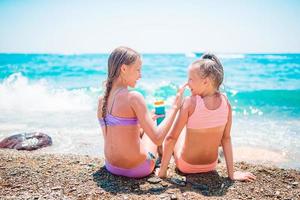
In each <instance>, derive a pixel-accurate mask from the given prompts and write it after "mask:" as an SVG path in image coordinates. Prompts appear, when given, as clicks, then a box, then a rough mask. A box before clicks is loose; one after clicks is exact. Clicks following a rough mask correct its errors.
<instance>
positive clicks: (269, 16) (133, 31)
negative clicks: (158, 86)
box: [0, 0, 300, 53]
mask: <svg viewBox="0 0 300 200" xmlns="http://www.w3.org/2000/svg"><path fill="white" fill-rule="evenodd" d="M299 20H300V1H297V0H294V1H292V0H282V1H279V0H273V1H272V0H264V1H258V0H251V1H250V0H248V1H246V0H244V1H242V0H241V1H239V0H236V1H234V0H228V1H200V0H194V1H189V0H186V1H182V0H172V1H162V0H161V1H159V0H152V1H143V0H128V1H101V0H100V1H88V0H86V1H71V0H69V1H67V0H66V1H56V0H52V1H50V0H49V1H46V0H44V1H26V0H23V1H13V0H0V52H29V53H101V52H110V51H111V50H112V49H114V48H115V47H117V46H120V45H126V46H129V47H132V48H134V49H136V50H137V51H139V52H149V53H167V52H170V53H175V52H184V53H185V52H193V51H214V52H222V53H245V52H248V53H254V52H275V53H276V52H277V53H278V52H300V25H299V24H300V23H299Z"/></svg>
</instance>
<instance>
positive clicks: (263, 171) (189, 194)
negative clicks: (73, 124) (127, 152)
mask: <svg viewBox="0 0 300 200" xmlns="http://www.w3.org/2000/svg"><path fill="white" fill-rule="evenodd" d="M0 160H1V162H0V175H1V176H0V199H28V198H30V199H146V198H147V199H207V198H209V199H234V198H242V199H252V198H255V199H274V198H277V199H299V198H300V184H299V182H300V171H299V170H296V169H281V168H278V167H273V166H272V167H271V166H266V165H260V164H255V165H254V164H249V163H246V162H237V163H235V165H234V168H235V170H241V171H250V172H252V173H253V174H255V175H256V176H257V180H256V181H255V182H251V183H249V182H248V183H247V182H238V181H231V180H229V179H228V178H227V173H226V167H225V163H224V162H221V163H219V164H218V166H217V169H216V172H209V173H203V174H193V175H185V174H182V173H180V172H178V171H177V170H175V166H174V164H170V169H169V171H170V174H169V176H168V178H167V179H163V180H161V179H159V178H157V177H156V176H155V175H154V174H151V175H149V176H148V177H145V178H142V179H130V178H126V177H118V176H114V175H112V174H110V173H109V172H108V171H107V170H106V169H105V167H104V166H103V165H104V160H103V158H100V157H94V156H88V155H71V154H48V153H39V152H24V151H16V150H6V149H0Z"/></svg>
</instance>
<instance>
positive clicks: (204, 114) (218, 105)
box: [158, 54, 255, 181]
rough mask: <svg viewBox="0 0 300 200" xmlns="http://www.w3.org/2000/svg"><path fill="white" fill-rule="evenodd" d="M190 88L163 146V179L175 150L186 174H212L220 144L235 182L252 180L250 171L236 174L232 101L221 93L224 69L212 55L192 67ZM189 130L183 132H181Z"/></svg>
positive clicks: (179, 166)
mask: <svg viewBox="0 0 300 200" xmlns="http://www.w3.org/2000/svg"><path fill="white" fill-rule="evenodd" d="M188 78H189V80H188V85H189V88H190V90H191V93H192V95H191V96H190V97H187V98H186V99H185V101H184V104H183V106H182V108H181V109H180V111H179V114H178V117H177V119H176V121H175V125H174V126H173V127H172V130H171V131H170V133H169V134H168V135H167V137H166V140H165V142H164V145H163V157H162V163H161V167H160V169H159V170H158V175H159V176H160V177H165V176H166V173H167V168H168V163H169V161H170V159H171V156H172V153H173V151H174V158H175V163H176V167H177V168H178V169H179V170H180V171H182V172H184V173H201V172H208V171H213V170H215V168H216V165H217V161H218V147H219V145H220V144H221V145H222V147H223V151H224V156H225V160H226V166H227V172H228V176H229V178H230V179H232V180H247V181H252V180H254V179H255V176H254V175H253V174H251V173H249V172H238V171H236V172H234V170H233V157H232V145H231V137H230V129H231V122H232V112H231V106H230V104H229V101H228V100H227V98H226V96H225V95H224V94H221V93H220V92H219V87H220V85H221V84H222V82H223V67H222V64H221V63H220V61H219V59H218V58H217V57H216V56H215V55H213V54H204V55H203V56H202V57H201V59H199V60H197V61H195V62H193V63H192V64H191V66H190V68H189V74H188ZM184 127H186V130H185V131H183V132H182V129H183V128H184ZM178 138H179V139H178Z"/></svg>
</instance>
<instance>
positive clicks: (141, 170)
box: [105, 152, 155, 178]
mask: <svg viewBox="0 0 300 200" xmlns="http://www.w3.org/2000/svg"><path fill="white" fill-rule="evenodd" d="M148 154H151V153H150V152H149V153H148ZM152 155H153V154H152ZM152 155H151V156H150V157H149V155H148V157H147V159H146V160H145V161H144V162H143V163H142V164H140V165H138V166H136V167H134V168H131V169H125V168H121V167H116V166H113V165H111V164H109V163H108V162H107V161H105V167H106V169H107V170H108V171H109V172H110V173H112V174H115V175H119V176H126V177H130V178H142V177H145V176H148V175H149V174H151V173H152V171H153V170H154V167H155V157H154V159H153V157H152Z"/></svg>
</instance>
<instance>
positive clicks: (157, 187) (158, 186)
mask: <svg viewBox="0 0 300 200" xmlns="http://www.w3.org/2000/svg"><path fill="white" fill-rule="evenodd" d="M162 190H164V187H163V186H161V185H154V186H152V187H151V188H150V189H149V191H150V192H160V191H162Z"/></svg>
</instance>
